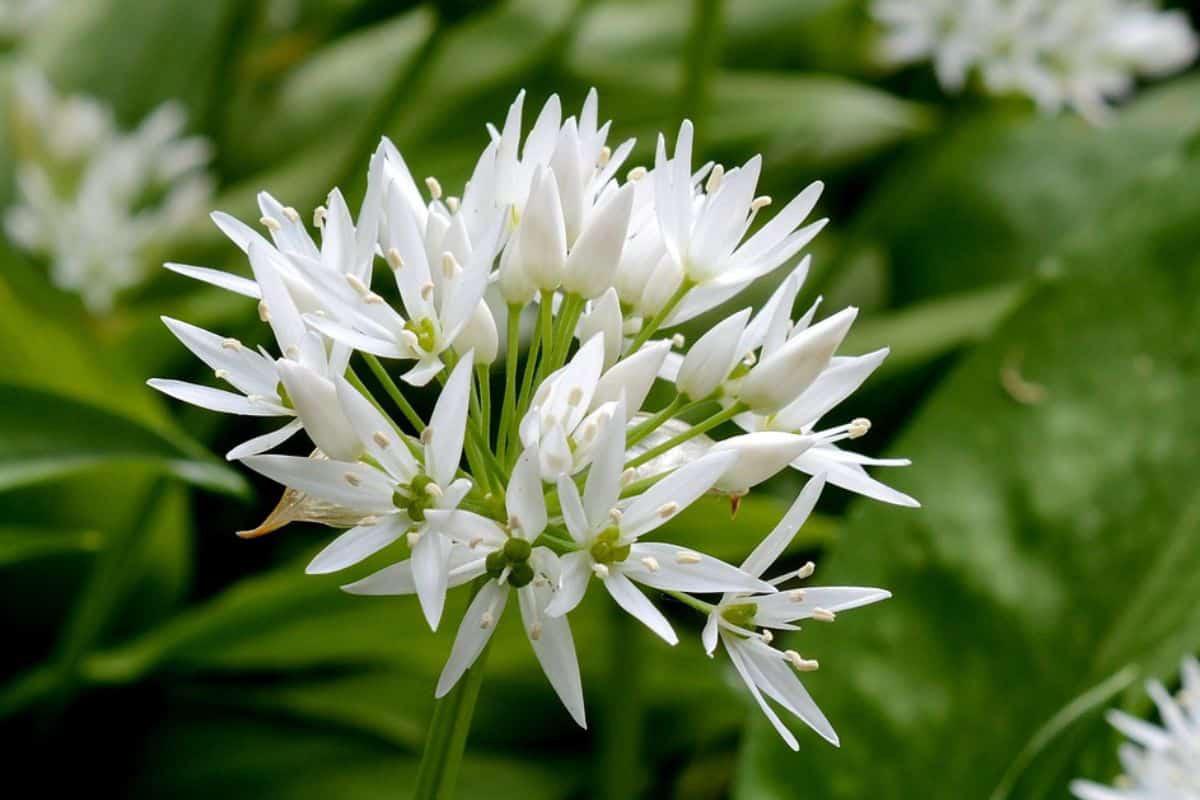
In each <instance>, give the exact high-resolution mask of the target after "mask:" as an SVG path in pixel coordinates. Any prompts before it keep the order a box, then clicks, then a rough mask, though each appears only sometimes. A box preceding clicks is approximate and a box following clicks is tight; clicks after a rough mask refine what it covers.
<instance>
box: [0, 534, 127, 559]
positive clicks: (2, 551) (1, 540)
mask: <svg viewBox="0 0 1200 800" xmlns="http://www.w3.org/2000/svg"><path fill="white" fill-rule="evenodd" d="M102 542H103V535H102V534H101V533H100V532H99V531H86V530H82V531H80V530H59V529H54V528H37V527H33V526H26V525H3V526H0V568H10V567H14V566H20V565H22V564H23V563H24V562H26V561H33V560H35V559H39V558H46V557H50V556H59V555H69V554H75V553H92V552H95V551H96V550H98V549H99V548H100V546H101V544H102Z"/></svg>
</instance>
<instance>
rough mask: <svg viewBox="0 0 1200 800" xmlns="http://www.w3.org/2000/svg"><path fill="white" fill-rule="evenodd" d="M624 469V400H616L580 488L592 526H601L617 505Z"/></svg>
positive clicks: (595, 527) (596, 528) (590, 525)
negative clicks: (585, 478) (584, 480)
mask: <svg viewBox="0 0 1200 800" xmlns="http://www.w3.org/2000/svg"><path fill="white" fill-rule="evenodd" d="M624 469H625V403H624V402H618V403H617V405H616V408H615V410H614V411H613V415H612V417H610V418H609V420H608V422H607V423H606V424H605V426H604V430H603V433H601V435H600V443H599V445H597V447H596V452H595V457H594V458H593V459H592V466H591V469H589V470H588V476H587V484H586V485H585V486H584V490H583V507H584V512H585V515H586V517H587V521H588V523H589V527H591V528H592V529H594V530H598V529H600V528H602V527H604V525H605V521H606V520H607V519H608V514H609V512H610V511H611V510H612V509H613V508H615V507H616V505H617V498H619V497H620V496H621V474H622V472H624Z"/></svg>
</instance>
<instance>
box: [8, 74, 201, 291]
mask: <svg viewBox="0 0 1200 800" xmlns="http://www.w3.org/2000/svg"><path fill="white" fill-rule="evenodd" d="M13 92H14V97H13V100H14V102H13V104H12V113H13V114H14V120H13V122H14V126H13V127H14V129H15V131H16V138H17V144H18V150H19V151H20V152H21V160H19V161H18V163H17V167H16V175H17V204H16V205H14V206H13V207H11V208H9V209H8V210H7V212H6V213H5V217H4V223H5V230H6V232H7V234H8V235H9V237H11V239H12V240H13V241H14V242H15V243H16V244H18V245H19V246H21V247H22V248H24V249H25V250H27V251H29V252H30V253H33V254H35V255H37V256H39V257H42V258H45V259H46V260H47V261H48V262H49V268H50V276H51V279H52V280H53V281H54V283H55V284H56V285H58V286H59V287H61V288H63V289H66V290H68V291H73V292H77V293H79V294H80V295H81V297H82V298H83V301H84V303H85V304H86V305H87V306H88V308H90V309H92V310H93V311H97V312H105V311H108V310H109V309H110V308H111V307H112V304H113V300H114V298H115V296H116V294H117V293H118V292H120V291H122V290H124V289H128V288H130V287H132V286H134V285H136V284H138V283H139V282H141V281H142V280H143V279H145V277H146V276H147V275H148V274H149V272H150V270H151V269H152V268H153V262H152V260H151V259H152V257H153V254H152V253H151V252H150V249H151V247H152V246H153V245H154V244H155V243H157V242H160V241H161V240H162V239H163V238H164V237H165V236H167V235H169V234H170V233H171V232H173V231H177V230H178V229H179V228H180V227H182V226H183V225H185V224H186V223H188V222H190V221H192V220H194V219H195V218H196V217H197V216H198V215H199V214H201V213H203V211H204V210H205V209H206V208H207V207H208V205H209V201H210V198H211V196H212V181H211V179H210V178H209V176H208V175H207V174H206V173H205V171H204V167H205V165H206V164H207V163H208V161H209V160H210V158H211V155H212V154H211V148H210V146H209V144H208V142H207V141H206V140H204V139H202V138H198V137H187V138H184V137H182V134H183V130H184V126H185V124H186V116H185V114H184V112H183V109H182V108H181V107H179V106H178V105H177V104H175V103H165V104H163V105H161V106H159V107H158V108H157V109H156V110H155V111H153V112H151V113H150V114H149V115H148V116H147V117H146V118H145V119H144V120H142V122H141V123H140V124H139V125H138V126H137V128H136V129H134V130H133V131H130V132H128V133H125V132H122V131H121V130H120V129H119V128H118V126H117V123H116V121H115V120H114V119H113V115H112V111H111V110H110V109H109V108H108V107H107V106H105V105H103V104H102V103H100V102H99V101H97V100H95V99H93V98H90V97H83V96H65V97H64V96H60V95H58V94H57V93H56V92H55V90H54V88H53V87H52V86H51V85H50V84H49V83H48V82H47V80H46V79H45V77H44V76H43V75H41V74H40V73H38V72H34V71H31V70H26V71H22V72H20V73H18V75H17V77H16V79H15V81H14V87H13Z"/></svg>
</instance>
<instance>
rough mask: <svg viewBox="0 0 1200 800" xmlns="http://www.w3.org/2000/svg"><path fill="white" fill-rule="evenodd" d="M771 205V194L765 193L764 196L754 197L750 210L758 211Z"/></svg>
mask: <svg viewBox="0 0 1200 800" xmlns="http://www.w3.org/2000/svg"><path fill="white" fill-rule="evenodd" d="M769 205H771V196H770V195H767V194H764V195H763V196H762V197H756V198H754V201H753V202H751V203H750V210H751V211H758V210H759V209H763V208H766V207H767V206H769Z"/></svg>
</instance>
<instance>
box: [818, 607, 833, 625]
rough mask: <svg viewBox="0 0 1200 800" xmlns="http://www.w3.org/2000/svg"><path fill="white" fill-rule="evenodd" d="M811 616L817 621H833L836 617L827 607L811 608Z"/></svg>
mask: <svg viewBox="0 0 1200 800" xmlns="http://www.w3.org/2000/svg"><path fill="white" fill-rule="evenodd" d="M812 618H813V619H815V620H816V621H817V622H833V621H834V620H835V619H837V614H834V613H833V612H832V611H830V610H829V609H828V608H814V609H813V610H812Z"/></svg>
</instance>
